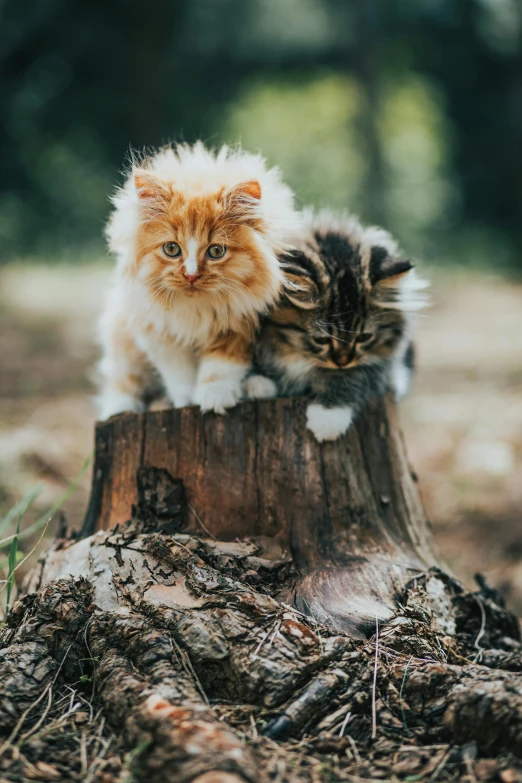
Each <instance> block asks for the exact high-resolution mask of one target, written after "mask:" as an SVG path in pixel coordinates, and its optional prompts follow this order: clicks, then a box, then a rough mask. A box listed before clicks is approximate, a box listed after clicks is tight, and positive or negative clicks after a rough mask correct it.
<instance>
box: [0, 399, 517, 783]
mask: <svg viewBox="0 0 522 783" xmlns="http://www.w3.org/2000/svg"><path fill="white" fill-rule="evenodd" d="M303 406H304V403H302V402H298V401H294V400H278V401H273V402H263V403H258V404H252V405H247V406H245V407H244V409H243V408H240V409H239V410H238V411H236V412H232V414H231V415H230V416H228V417H227V418H224V419H222V418H214V417H208V418H203V417H200V416H199V414H198V415H196V412H195V411H193V410H183V411H172V412H170V411H169V412H165V413H159V414H158V413H155V414H147V415H146V416H141V417H140V416H124V417H117V418H115V419H113V420H111V421H109V422H107V423H105V424H103V425H99V426H98V429H97V436H96V438H97V444H98V452H97V459H96V466H95V475H94V483H93V496H92V498H91V505H90V509H89V513H88V515H87V526H86V529H85V531H84V532H85V533H87V532H89V526H93V525H94V526H96V525H101V524H102V523H105V524H109V523H112V522H117V525H116V527H115V528H113V529H111V530H101V529H100V530H98V532H95V533H93V534H91V535H89V536H88V537H86V538H83V539H81V540H78V538H77V537H75V536H74V535H73V536H72V537H70V538H67V537H65V538H64V537H63V536H62V538H60V539H57V540H56V541H55V542H54V543H53V545H52V546H51V547H50V549H49V551H48V552H46V553H45V554H44V555H43V556H42V558H41V560H40V562H39V564H38V566H37V567H36V568H35V569H34V570H33V572H32V573H31V574H30V575H29V578H28V580H27V582H26V584H25V587H24V592H25V594H24V595H23V596H22V597H21V598H20V599H19V600H18V601H17V602H16V603H15V605H14V606H13V609H12V611H11V612H10V614H9V616H8V618H7V622H6V624H5V625H4V626H0V783H6V782H7V781H11V782H12V783H26V781H28V780H36V781H53V780H58V781H60V780H63V781H67V783H131V782H132V781H134V782H135V783H142V782H143V783H269V781H272V782H273V781H277V783H322V782H323V781H331V782H332V783H340V781H346V780H369V779H386V780H390V779H391V780H397V779H399V780H419V781H420V780H426V781H431V782H432V783H433V782H434V781H441V783H442V782H443V781H455V783H456V781H460V780H463V779H466V780H468V781H472V783H473V782H474V781H499V780H500V781H502V783H510V782H511V781H512V782H513V783H515V781H518V780H520V779H521V778H522V762H521V761H520V759H519V756H520V755H521V754H522V697H521V694H522V646H521V644H520V635H519V627H518V622H517V620H516V618H515V617H514V616H513V615H512V614H510V613H509V612H508V611H506V610H505V609H504V607H503V605H502V600H501V598H500V597H499V596H498V594H497V593H496V592H495V591H494V590H491V589H490V588H488V587H487V585H486V584H485V582H484V580H483V579H482V578H480V579H479V580H478V581H479V585H480V590H478V591H477V592H474V593H472V592H468V591H466V590H465V589H464V588H463V587H462V586H461V585H460V584H459V583H458V582H456V581H455V580H454V579H453V578H451V577H450V576H448V575H446V574H444V572H442V571H441V570H440V569H438V568H437V567H431V568H428V567H427V564H428V563H429V562H430V560H431V559H432V557H433V556H432V554H431V550H430V546H429V540H428V538H429V537H428V533H427V526H426V520H425V517H424V514H423V512H422V509H421V505H420V502H419V499H418V495H417V491H416V486H415V481H414V480H413V479H412V477H411V475H410V471H409V469H408V467H407V462H406V459H405V455H404V448H403V444H402V439H401V437H400V433H399V430H398V427H397V423H396V419H395V410H394V408H393V406H392V404H391V403H390V402H389V401H385V402H377V403H375V405H374V406H373V407H372V408H371V409H370V410H369V411H368V413H367V415H366V416H364V417H363V418H362V420H361V421H360V422H359V423H358V424H357V425H356V427H355V428H354V430H353V431H352V432H350V433H349V434H348V435H347V436H346V437H345V438H343V439H342V440H341V441H340V442H339V443H332V444H325V445H322V446H319V445H317V444H316V443H315V442H314V441H313V440H312V438H311V437H309V435H308V434H307V433H306V432H305V431H304V428H303V416H304V407H303ZM243 416H244V422H243V421H242V419H243ZM124 438H125V441H124ZM225 456H226V457H227V458H229V459H230V464H229V462H228V461H225V460H224V457H225ZM256 467H257V470H256V469H255V468H256ZM207 479H208V481H207ZM234 479H235V481H234ZM133 482H136V484H135V485H134V483H133ZM261 489H263V491H264V495H263V496H261V494H260V492H261ZM279 504H280V505H279ZM241 531H243V532H242V533H241ZM238 533H241V535H238ZM218 536H219V537H218ZM419 569H421V571H420V570H419ZM370 579H373V580H374V581H375V582H377V583H376V584H370V581H369V580H370ZM325 585H326V587H325ZM383 585H384V586H383ZM393 590H394V591H395V592H393ZM370 601H373V604H372V607H371V608H372V611H373V610H375V614H374V615H373V625H372V628H371V630H370V625H371V623H370V617H371V614H370V608H369V605H370ZM361 602H362V609H361ZM301 609H304V610H305V611H301ZM379 618H384V620H382V619H379ZM365 634H366V635H367V636H369V637H370V638H366V637H365ZM354 637H362V638H354Z"/></svg>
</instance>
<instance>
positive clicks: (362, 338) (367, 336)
mask: <svg viewBox="0 0 522 783" xmlns="http://www.w3.org/2000/svg"><path fill="white" fill-rule="evenodd" d="M372 337H373V334H372V333H371V332H363V333H362V334H360V335H359V336H358V338H357V342H358V343H367V342H368V340H371V339H372Z"/></svg>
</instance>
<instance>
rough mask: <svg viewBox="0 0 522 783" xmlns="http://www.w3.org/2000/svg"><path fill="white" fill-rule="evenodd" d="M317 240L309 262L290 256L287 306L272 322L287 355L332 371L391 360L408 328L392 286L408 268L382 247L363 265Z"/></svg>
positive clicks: (339, 245)
mask: <svg viewBox="0 0 522 783" xmlns="http://www.w3.org/2000/svg"><path fill="white" fill-rule="evenodd" d="M315 240H316V242H317V245H316V248H314V249H312V248H310V250H311V252H310V256H308V255H306V256H305V255H304V254H301V255H299V254H293V256H292V262H291V267H290V269H291V271H290V273H289V274H287V275H286V277H287V281H289V285H288V286H287V293H286V297H285V298H286V303H284V304H283V305H282V306H281V307H280V308H279V309H278V310H277V311H275V312H274V313H273V314H271V316H270V321H271V323H272V324H273V325H274V327H276V328H277V331H278V339H279V341H280V343H281V344H282V345H283V346H284V350H285V352H286V353H287V354H289V353H291V352H295V353H298V354H301V355H306V357H307V358H308V360H309V361H311V362H312V363H313V364H315V365H317V366H320V367H324V368H328V369H336V370H339V369H348V368H351V367H356V366H358V365H361V364H369V363H372V362H374V361H378V360H380V359H386V358H387V357H390V356H392V355H393V353H394V352H395V350H396V349H397V346H398V343H399V342H400V340H401V338H402V336H403V334H404V331H405V327H406V318H405V315H404V313H403V312H402V311H401V309H400V308H399V307H397V306H395V305H396V301H395V298H396V297H395V286H396V285H397V282H398V280H399V279H400V277H401V276H402V275H403V274H407V273H408V272H409V271H410V269H411V264H410V263H409V262H404V261H402V260H394V259H390V257H389V256H388V255H387V253H386V251H385V250H384V249H383V248H380V247H376V248H373V250H372V253H371V257H370V258H369V259H366V260H363V259H361V258H360V256H359V254H358V252H357V251H356V250H355V249H354V248H353V246H352V245H350V243H348V242H347V240H346V239H345V238H344V237H342V236H338V235H335V234H330V235H324V236H321V235H316V237H315ZM314 251H315V252H314ZM296 262H297V263H296ZM387 303H389V304H388V306H387Z"/></svg>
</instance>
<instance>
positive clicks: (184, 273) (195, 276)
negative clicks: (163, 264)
mask: <svg viewBox="0 0 522 783" xmlns="http://www.w3.org/2000/svg"><path fill="white" fill-rule="evenodd" d="M183 277H184V278H185V279H186V280H188V281H189V283H190V285H194V283H195V281H196V280H197V279H198V278H199V277H201V274H200V273H199V272H196V274H195V275H189V274H188V273H187V272H183Z"/></svg>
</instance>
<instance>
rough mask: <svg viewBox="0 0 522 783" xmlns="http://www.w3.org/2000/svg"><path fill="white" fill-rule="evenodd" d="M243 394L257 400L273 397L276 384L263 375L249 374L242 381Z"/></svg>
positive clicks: (275, 391) (275, 392)
mask: <svg viewBox="0 0 522 783" xmlns="http://www.w3.org/2000/svg"><path fill="white" fill-rule="evenodd" d="M243 389H244V392H245V396H246V397H248V398H249V399H250V400H259V399H263V398H265V397H275V396H276V394H277V386H276V385H275V383H274V382H273V381H271V380H270V378H266V377H265V376H264V375H251V376H250V377H249V378H247V379H246V381H245V382H244V383H243Z"/></svg>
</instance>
